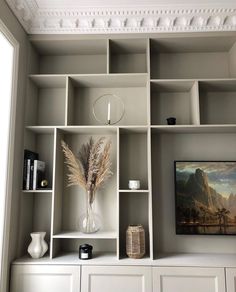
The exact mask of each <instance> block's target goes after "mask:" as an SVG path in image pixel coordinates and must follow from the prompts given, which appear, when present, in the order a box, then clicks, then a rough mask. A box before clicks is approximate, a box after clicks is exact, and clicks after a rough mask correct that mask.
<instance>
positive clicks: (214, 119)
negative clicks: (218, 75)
mask: <svg viewBox="0 0 236 292" xmlns="http://www.w3.org/2000/svg"><path fill="white" fill-rule="evenodd" d="M199 84H200V116H201V124H215V125H224V124H236V115H235V108H236V80H222V81H221V80H215V81H204V82H203V81H202V82H200V83H199Z"/></svg>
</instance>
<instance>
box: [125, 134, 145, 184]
mask: <svg viewBox="0 0 236 292" xmlns="http://www.w3.org/2000/svg"><path fill="white" fill-rule="evenodd" d="M139 130H140V129H137V131H136V130H135V129H132V130H131V129H130V130H129V129H125V130H124V129H120V137H119V140H120V149H119V161H120V164H119V173H120V186H119V188H120V190H127V188H128V184H129V180H140V187H141V188H142V189H148V162H147V131H146V130H143V131H142V132H140V131H139Z"/></svg>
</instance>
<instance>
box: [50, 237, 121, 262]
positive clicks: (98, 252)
mask: <svg viewBox="0 0 236 292" xmlns="http://www.w3.org/2000/svg"><path fill="white" fill-rule="evenodd" d="M116 241H117V240H116V239H103V238H80V239H78V238H77V239H75V238H69V239H68V238H67V239H66V238H54V240H53V248H52V249H53V252H54V254H53V257H55V258H57V257H60V256H61V255H63V254H69V253H75V252H76V253H77V260H78V258H79V246H80V245H81V244H85V243H86V244H90V245H92V246H93V258H98V257H102V256H104V255H106V254H109V253H112V254H113V255H114V257H115V258H116Z"/></svg>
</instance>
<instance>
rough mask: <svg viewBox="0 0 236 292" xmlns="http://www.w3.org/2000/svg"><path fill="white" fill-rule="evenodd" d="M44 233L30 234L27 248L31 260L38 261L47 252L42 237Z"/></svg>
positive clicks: (46, 246) (45, 243) (46, 245)
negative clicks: (30, 239)
mask: <svg viewBox="0 0 236 292" xmlns="http://www.w3.org/2000/svg"><path fill="white" fill-rule="evenodd" d="M45 235H46V232H33V233H30V236H31V238H32V241H31V243H30V245H29V246H28V253H29V254H30V255H31V257H32V258H33V259H39V258H41V257H43V256H44V254H45V253H46V251H47V250H48V244H47V242H46V241H45V239H44V237H45Z"/></svg>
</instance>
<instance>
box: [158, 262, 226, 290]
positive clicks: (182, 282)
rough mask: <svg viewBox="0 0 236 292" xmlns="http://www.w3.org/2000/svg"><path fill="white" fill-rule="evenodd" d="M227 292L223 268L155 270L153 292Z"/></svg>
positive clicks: (166, 268)
mask: <svg viewBox="0 0 236 292" xmlns="http://www.w3.org/2000/svg"><path fill="white" fill-rule="evenodd" d="M189 291H191V292H200V291H201V292H225V276H224V269H223V268H180V267H176V268H168V267H165V268H158V267H155V268H153V292H189Z"/></svg>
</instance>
